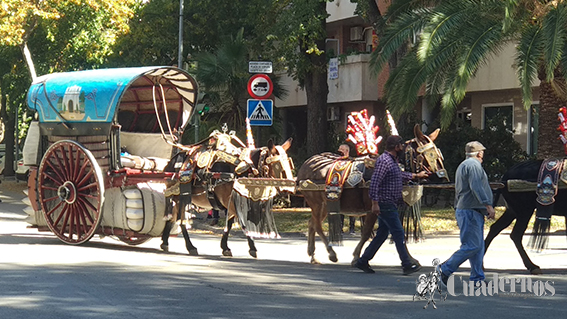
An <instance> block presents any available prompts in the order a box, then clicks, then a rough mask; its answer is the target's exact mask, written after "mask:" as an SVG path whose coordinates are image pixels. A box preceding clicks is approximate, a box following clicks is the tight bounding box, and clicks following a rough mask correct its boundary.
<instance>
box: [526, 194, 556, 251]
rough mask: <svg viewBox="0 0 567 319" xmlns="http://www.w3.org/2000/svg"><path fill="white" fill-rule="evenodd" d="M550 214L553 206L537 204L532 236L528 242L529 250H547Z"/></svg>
mask: <svg viewBox="0 0 567 319" xmlns="http://www.w3.org/2000/svg"><path fill="white" fill-rule="evenodd" d="M552 213H553V204H551V205H545V206H544V205H540V204H539V203H538V205H537V211H536V217H535V222H534V229H533V234H532V237H531V238H530V242H529V247H530V248H532V249H535V250H537V251H542V250H544V249H546V248H547V244H548V241H549V230H550V228H551V215H552Z"/></svg>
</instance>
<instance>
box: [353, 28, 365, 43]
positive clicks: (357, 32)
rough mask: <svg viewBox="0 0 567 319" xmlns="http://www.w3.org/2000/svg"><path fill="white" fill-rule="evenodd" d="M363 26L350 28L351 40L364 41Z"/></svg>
mask: <svg viewBox="0 0 567 319" xmlns="http://www.w3.org/2000/svg"><path fill="white" fill-rule="evenodd" d="M362 31H363V29H362V27H352V28H350V40H351V41H362V40H363V38H362Z"/></svg>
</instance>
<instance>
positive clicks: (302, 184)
mask: <svg viewBox="0 0 567 319" xmlns="http://www.w3.org/2000/svg"><path fill="white" fill-rule="evenodd" d="M533 184H534V186H533V187H534V188H533V190H535V183H533ZM420 185H421V186H423V187H425V188H436V189H454V188H455V184H454V183H447V184H420ZM343 187H344V188H354V187H352V186H350V185H348V184H347V183H345V184H344V186H343ZM369 187H370V181H368V182H363V184H361V185H357V186H356V188H369ZM565 187H567V186H565ZM490 188H492V189H499V188H504V184H502V183H490ZM297 190H299V191H322V190H325V184H318V183H313V182H312V181H310V180H304V181H299V183H298V185H297Z"/></svg>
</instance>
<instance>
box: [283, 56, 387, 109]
mask: <svg viewBox="0 0 567 319" xmlns="http://www.w3.org/2000/svg"><path fill="white" fill-rule="evenodd" d="M369 60H370V54H356V55H349V56H347V57H346V59H345V60H344V61H343V62H342V63H339V77H338V78H337V79H333V80H329V79H328V80H327V83H328V85H329V95H328V97H327V102H328V103H346V102H359V101H376V100H377V99H378V80H377V78H376V77H374V76H372V74H371V71H370V69H369ZM281 77H282V84H283V85H284V86H285V87H286V88H287V89H288V91H289V94H288V96H287V97H286V98H285V99H284V100H280V99H276V101H275V105H276V107H293V106H305V105H306V104H307V97H306V95H305V91H304V90H303V89H302V88H300V87H299V85H298V84H297V82H295V81H293V79H291V78H290V77H288V76H287V75H285V74H283V75H281Z"/></svg>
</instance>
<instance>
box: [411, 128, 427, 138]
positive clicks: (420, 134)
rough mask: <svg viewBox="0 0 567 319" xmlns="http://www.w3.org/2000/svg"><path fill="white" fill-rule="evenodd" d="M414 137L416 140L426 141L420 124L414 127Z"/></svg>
mask: <svg viewBox="0 0 567 319" xmlns="http://www.w3.org/2000/svg"><path fill="white" fill-rule="evenodd" d="M413 135H414V136H415V138H417V139H418V140H419V141H423V140H425V139H426V138H425V135H423V132H422V131H421V130H420V129H419V124H416V125H415V126H414V127H413Z"/></svg>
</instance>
